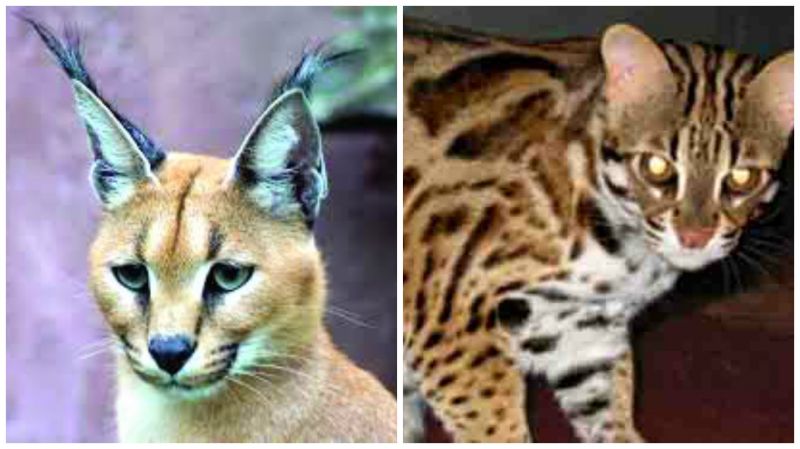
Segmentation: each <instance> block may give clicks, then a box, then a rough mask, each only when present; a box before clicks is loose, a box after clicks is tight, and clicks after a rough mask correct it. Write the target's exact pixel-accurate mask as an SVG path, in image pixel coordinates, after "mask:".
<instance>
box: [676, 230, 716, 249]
mask: <svg viewBox="0 0 800 449" xmlns="http://www.w3.org/2000/svg"><path fill="white" fill-rule="evenodd" d="M715 231H716V228H713V227H706V228H687V229H679V230H678V239H679V240H680V241H681V244H682V245H683V246H685V247H686V248H691V249H701V248H704V247H705V246H706V245H707V244H708V241H709V240H711V237H713V236H714V232H715Z"/></svg>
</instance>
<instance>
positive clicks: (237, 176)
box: [232, 89, 328, 226]
mask: <svg viewBox="0 0 800 449" xmlns="http://www.w3.org/2000/svg"><path fill="white" fill-rule="evenodd" d="M233 168H234V171H233V173H232V181H233V182H234V184H235V185H237V186H239V187H241V188H242V189H243V190H245V191H246V192H247V193H248V195H249V197H250V198H251V199H252V200H253V201H254V202H255V203H256V204H257V205H258V206H260V207H262V208H264V209H266V210H269V211H270V212H273V213H277V214H281V215H286V214H287V213H291V212H292V211H297V210H299V211H300V212H302V214H303V217H304V219H305V221H306V223H307V224H308V225H309V226H310V225H311V224H313V222H314V219H316V217H317V215H318V213H319V206H320V203H321V202H322V199H323V198H325V196H326V195H327V193H328V180H327V175H326V172H325V161H324V160H323V156H322V138H321V136H320V133H319V127H318V126H317V123H316V121H315V120H314V117H313V116H312V114H311V109H310V108H309V105H308V102H307V101H306V96H305V94H303V92H302V91H301V90H300V89H292V90H290V91H288V92H286V93H284V94H282V95H281V96H280V97H278V98H277V99H276V100H275V101H273V102H272V104H270V106H269V107H268V108H267V110H266V111H265V112H264V113H263V114H262V115H261V117H259V119H258V120H257V121H256V124H255V125H254V126H253V128H252V129H251V130H250V132H249V133H248V134H247V137H246V138H245V140H244V143H243V144H242V146H241V147H240V149H239V151H238V153H237V154H236V157H235V158H234V162H233Z"/></svg>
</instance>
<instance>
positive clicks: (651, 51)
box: [600, 24, 677, 111]
mask: <svg viewBox="0 0 800 449" xmlns="http://www.w3.org/2000/svg"><path fill="white" fill-rule="evenodd" d="M600 52H601V54H602V56H603V63H604V65H605V70H606V83H605V96H606V99H607V100H608V103H609V106H610V107H611V109H612V111H621V110H625V109H628V108H631V107H635V106H642V105H644V104H647V103H651V102H654V101H660V100H661V99H664V98H666V99H674V97H675V95H676V93H677V86H676V84H675V79H674V77H673V75H672V72H671V71H670V68H669V64H668V62H667V59H666V57H665V56H664V53H663V52H662V51H661V49H660V48H659V47H658V45H657V44H656V43H655V42H653V40H652V39H650V38H649V37H648V36H647V35H646V34H644V33H643V32H641V31H640V30H639V29H637V28H635V27H633V26H631V25H627V24H617V25H612V26H611V27H610V28H608V29H607V30H606V32H605V33H604V34H603V39H602V42H601V44H600Z"/></svg>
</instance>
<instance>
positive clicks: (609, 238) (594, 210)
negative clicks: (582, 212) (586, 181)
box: [589, 203, 621, 254]
mask: <svg viewBox="0 0 800 449" xmlns="http://www.w3.org/2000/svg"><path fill="white" fill-rule="evenodd" d="M590 207H591V213H590V214H589V220H591V221H590V226H591V232H592V235H593V236H594V238H595V240H597V243H599V244H600V246H602V247H603V249H604V250H606V252H608V253H609V254H616V253H618V252H619V250H620V247H621V244H620V241H619V239H617V236H616V235H614V230H613V229H612V227H611V223H610V222H609V221H608V219H607V218H606V216H605V214H604V213H603V211H602V210H600V208H599V207H597V205H595V204H594V203H591V206H590Z"/></svg>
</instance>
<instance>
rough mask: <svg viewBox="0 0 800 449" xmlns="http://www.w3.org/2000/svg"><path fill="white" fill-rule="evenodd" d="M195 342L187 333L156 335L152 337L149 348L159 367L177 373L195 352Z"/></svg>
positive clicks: (170, 372)
mask: <svg viewBox="0 0 800 449" xmlns="http://www.w3.org/2000/svg"><path fill="white" fill-rule="evenodd" d="M194 348H195V342H194V341H193V340H191V339H190V338H189V337H187V336H186V335H170V336H163V335H156V336H153V337H151V338H150V341H149V342H148V343H147V349H148V350H149V351H150V355H151V356H153V360H155V361H156V364H157V365H158V367H159V368H161V369H162V370H164V371H166V372H167V373H169V374H170V375H175V373H177V372H178V371H180V370H181V368H183V365H185V364H186V361H187V360H189V357H191V356H192V353H193V352H194Z"/></svg>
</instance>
